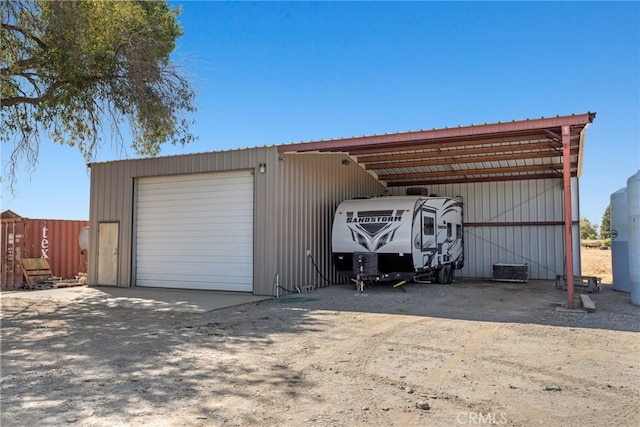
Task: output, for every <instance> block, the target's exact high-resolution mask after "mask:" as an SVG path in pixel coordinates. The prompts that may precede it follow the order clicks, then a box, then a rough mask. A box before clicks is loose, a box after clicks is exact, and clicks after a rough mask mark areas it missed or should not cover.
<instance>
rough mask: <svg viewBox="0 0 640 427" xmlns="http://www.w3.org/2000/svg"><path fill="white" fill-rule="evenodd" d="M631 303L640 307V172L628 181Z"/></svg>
mask: <svg viewBox="0 0 640 427" xmlns="http://www.w3.org/2000/svg"><path fill="white" fill-rule="evenodd" d="M627 215H628V217H627V218H628V223H627V229H628V231H629V282H630V285H631V303H633V304H635V305H640V171H638V172H636V173H635V175H632V176H631V178H629V179H628V180H627Z"/></svg>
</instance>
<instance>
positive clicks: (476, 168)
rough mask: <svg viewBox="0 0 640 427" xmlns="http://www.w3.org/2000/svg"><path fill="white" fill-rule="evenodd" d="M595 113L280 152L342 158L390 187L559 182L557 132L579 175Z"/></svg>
mask: <svg viewBox="0 0 640 427" xmlns="http://www.w3.org/2000/svg"><path fill="white" fill-rule="evenodd" d="M595 116H596V114H595V113H585V114H580V115H575V114H574V115H571V116H562V117H561V116H557V117H553V118H541V119H528V120H522V121H512V122H506V123H502V122H499V123H493V124H484V125H472V126H464V127H456V128H444V129H432V130H420V131H415V132H400V133H395V134H385V135H372V136H362V137H353V138H342V139H331V140H323V141H312V142H301V143H293V144H283V145H279V146H278V152H279V153H304V152H321V153H323V152H328V153H344V154H348V155H349V156H351V157H352V158H353V159H355V160H356V161H357V162H358V163H359V164H360V165H361V166H362V167H363V168H364V169H365V170H367V171H369V172H371V173H372V174H374V176H377V177H378V179H379V180H380V181H383V182H384V183H385V184H386V185H387V186H389V187H397V186H417V185H429V184H430V185H433V184H454V183H473V182H489V181H511V180H531V179H548V178H560V179H562V178H563V173H564V166H563V146H562V127H563V126H569V128H570V140H571V150H570V162H569V164H570V168H571V171H570V172H571V176H572V177H575V176H580V174H581V173H582V153H583V149H584V142H585V137H586V129H587V127H588V125H589V124H590V123H592V122H593V120H594V119H595Z"/></svg>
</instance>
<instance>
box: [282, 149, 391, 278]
mask: <svg viewBox="0 0 640 427" xmlns="http://www.w3.org/2000/svg"><path fill="white" fill-rule="evenodd" d="M281 158H282V160H281V161H280V165H281V168H282V170H281V174H280V182H279V184H278V190H277V191H276V193H277V194H279V196H280V198H279V203H278V207H277V208H278V214H277V217H278V218H277V224H278V228H279V230H280V231H279V233H278V235H279V238H278V250H279V251H281V253H280V256H279V257H278V260H279V262H278V265H277V271H276V272H277V273H278V274H279V277H280V283H281V285H282V286H285V287H287V288H289V289H293V288H294V287H295V286H299V287H306V286H313V287H321V286H326V285H328V284H329V283H328V282H327V281H326V280H325V279H324V278H322V277H321V275H320V274H319V273H318V272H317V271H316V270H315V268H314V267H313V264H312V262H311V259H309V257H307V250H309V251H310V252H311V256H312V257H313V260H314V261H315V263H316V264H317V266H318V269H319V270H320V271H321V272H322V275H324V276H325V277H326V278H327V279H329V280H330V281H337V280H338V277H337V275H336V273H335V271H334V268H333V263H332V260H331V226H332V224H333V216H334V213H335V210H336V208H337V206H338V204H339V203H340V202H341V201H343V200H345V199H349V198H352V197H355V196H364V195H376V194H381V193H382V192H384V189H385V188H384V186H382V185H381V184H380V183H379V182H378V181H376V180H375V179H374V178H373V177H372V176H371V175H369V174H368V173H367V172H365V171H364V170H363V169H362V168H360V167H359V166H358V165H357V164H355V162H353V161H351V160H350V159H349V158H348V157H346V156H344V155H341V154H329V153H327V154H288V155H283V156H282V157H281ZM343 160H349V162H348V164H343ZM345 163H346V162H345Z"/></svg>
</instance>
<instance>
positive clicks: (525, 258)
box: [88, 113, 595, 295]
mask: <svg viewBox="0 0 640 427" xmlns="http://www.w3.org/2000/svg"><path fill="white" fill-rule="evenodd" d="M594 118H595V114H594V113H586V114H581V115H571V116H563V117H554V118H542V119H535V120H523V121H513V122H507V123H495V124H485V125H478V126H466V127H458V128H447V129H433V130H427V131H424V130H422V131H417V132H404V133H397V134H387V135H374V136H363V137H354V138H343V139H335V140H326V141H316V142H303V143H295V144H283V145H278V146H272V147H258V148H251V149H243V150H232V151H222V152H212V153H202V154H190V155H181V156H171V157H163V158H153V159H136V160H123V161H115V162H106V163H93V164H91V206H90V223H91V224H90V229H91V232H90V239H89V240H90V245H89V247H90V254H95V255H94V256H90V258H89V259H90V262H89V273H88V279H89V283H90V284H99V285H113V286H158V287H172V288H189V289H212V290H233V291H243V292H253V293H254V294H258V295H270V294H272V292H273V286H274V278H276V277H277V278H278V280H279V282H280V284H282V285H283V286H286V287H289V288H292V287H295V286H298V287H307V286H313V287H316V286H322V285H323V284H325V283H326V282H325V280H324V279H323V278H321V276H320V273H319V272H317V271H316V269H315V267H314V265H313V263H312V260H313V261H315V263H316V264H317V267H318V269H319V270H320V272H321V273H322V275H324V276H325V277H326V278H328V279H329V280H335V279H337V277H336V275H335V272H334V269H333V265H332V261H331V256H330V255H331V254H330V252H331V249H330V248H331V242H330V236H331V222H332V218H333V214H334V210H335V208H336V207H337V205H338V203H339V202H340V201H342V200H344V199H347V198H351V197H354V196H363V195H381V194H392V195H395V194H403V193H404V191H405V190H406V188H407V187H415V186H426V187H427V188H428V191H429V192H430V193H437V194H440V195H445V196H462V197H463V199H464V202H465V245H466V254H465V260H466V265H465V267H464V269H463V270H462V275H463V276H466V277H490V276H491V267H492V264H494V263H504V262H507V263H526V264H527V265H528V266H529V268H530V277H531V278H533V279H551V278H554V277H555V275H556V274H562V273H565V274H567V275H568V276H570V277H572V275H573V274H579V271H580V263H579V250H580V249H579V233H578V230H579V208H578V200H579V198H578V177H579V176H580V174H581V168H582V155H583V154H582V153H583V149H584V144H585V136H586V129H587V127H588V125H589V124H590V123H591V122H592V121H593V119H594ZM308 253H310V254H311V256H312V257H308V256H307V254H308ZM569 285H570V286H572V283H570V284H569Z"/></svg>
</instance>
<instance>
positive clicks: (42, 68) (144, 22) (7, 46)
mask: <svg viewBox="0 0 640 427" xmlns="http://www.w3.org/2000/svg"><path fill="white" fill-rule="evenodd" d="M179 12H180V11H179V10H178V9H174V8H171V7H170V6H169V5H168V4H167V2H166V1H100V0H85V1H40V0H24V1H19V0H3V1H2V31H1V32H0V45H1V46H2V50H1V51H0V52H1V53H0V95H1V99H0V101H1V102H0V106H1V108H0V119H1V125H2V132H0V140H1V141H2V143H3V144H5V143H7V144H13V146H12V148H11V149H10V152H11V155H10V157H9V158H8V159H7V160H5V163H6V164H5V165H4V166H5V168H6V177H7V178H8V180H9V181H10V188H11V191H12V192H13V191H14V185H15V177H16V174H15V172H16V170H17V167H18V166H25V168H26V170H27V171H32V170H33V169H34V168H35V165H36V164H37V162H38V149H39V147H40V140H41V133H42V134H43V135H42V136H44V135H46V136H48V137H49V138H50V139H51V140H52V141H53V142H56V143H59V144H66V145H69V146H72V147H74V146H75V147H77V148H78V149H79V150H80V152H81V153H82V154H83V155H84V157H85V159H86V160H87V161H90V160H91V159H92V158H93V157H94V155H95V153H96V152H97V150H98V149H99V148H100V146H101V144H102V142H103V141H104V139H105V136H108V137H109V138H110V139H111V140H110V143H111V144H112V146H114V147H115V148H116V149H118V150H119V151H122V150H123V149H125V148H126V147H125V144H124V138H123V136H122V133H121V129H126V130H127V131H128V132H129V133H130V134H131V147H132V148H133V150H134V151H135V153H136V154H138V155H143V156H154V155H157V154H158V153H159V152H160V148H161V145H162V144H164V143H166V142H170V143H172V144H186V143H188V142H190V141H192V140H193V139H194V138H193V135H191V133H190V131H189V125H190V124H191V122H190V121H188V120H187V119H186V118H185V117H186V115H187V113H191V112H193V111H195V108H194V104H193V101H194V92H193V89H192V88H191V85H190V83H189V82H188V80H187V79H186V77H184V76H183V75H182V73H181V70H180V69H179V68H178V66H177V65H176V64H175V63H173V62H172V61H171V60H170V58H169V56H170V54H171V52H172V51H173V50H174V48H175V42H176V39H177V38H178V37H180V36H182V27H181V26H180V25H179V23H178V22H177V17H178V15H179Z"/></svg>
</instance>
